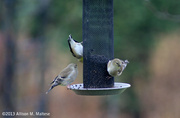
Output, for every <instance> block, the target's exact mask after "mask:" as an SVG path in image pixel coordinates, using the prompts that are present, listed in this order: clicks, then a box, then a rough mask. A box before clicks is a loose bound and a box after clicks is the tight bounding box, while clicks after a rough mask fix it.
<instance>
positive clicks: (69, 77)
mask: <svg viewBox="0 0 180 118" xmlns="http://www.w3.org/2000/svg"><path fill="white" fill-rule="evenodd" d="M77 75H78V69H77V65H76V64H74V63H71V64H69V65H68V66H67V67H66V68H64V69H63V70H62V71H61V72H60V74H59V75H58V76H57V77H56V78H55V79H54V80H53V81H52V82H51V84H52V86H51V87H50V88H49V90H48V91H47V92H46V94H48V93H49V91H51V90H52V89H53V88H54V87H56V86H58V85H61V86H67V87H69V85H70V84H71V83H72V82H73V81H74V80H75V79H76V77H77Z"/></svg>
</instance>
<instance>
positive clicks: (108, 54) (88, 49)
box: [70, 0, 130, 95]
mask: <svg viewBox="0 0 180 118" xmlns="http://www.w3.org/2000/svg"><path fill="white" fill-rule="evenodd" d="M113 43H114V42H113V0H83V84H74V85H71V86H70V89H71V90H73V91H74V92H75V93H76V94H78V95H113V94H118V93H122V92H123V91H124V90H125V89H126V88H128V87H130V85H129V84H127V83H114V77H112V76H110V75H109V74H108V72H107V63H108V61H109V60H111V59H113V58H114V45H113Z"/></svg>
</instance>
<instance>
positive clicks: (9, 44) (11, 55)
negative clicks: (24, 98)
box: [2, 0, 16, 111]
mask: <svg viewBox="0 0 180 118" xmlns="http://www.w3.org/2000/svg"><path fill="white" fill-rule="evenodd" d="M15 3H16V1H15V0H4V1H3V2H2V4H3V5H2V6H3V10H2V11H3V18H4V19H3V32H4V35H5V41H4V42H5V44H4V45H5V48H6V49H5V62H4V63H5V69H4V75H3V79H2V81H3V82H2V91H3V92H2V93H3V95H2V100H3V108H4V109H3V110H4V111H15V110H16V108H15V103H16V101H15V100H16V94H15V93H16V84H15V77H14V74H15V69H16V36H15V34H16V33H15V29H14V18H15V13H16V11H15Z"/></svg>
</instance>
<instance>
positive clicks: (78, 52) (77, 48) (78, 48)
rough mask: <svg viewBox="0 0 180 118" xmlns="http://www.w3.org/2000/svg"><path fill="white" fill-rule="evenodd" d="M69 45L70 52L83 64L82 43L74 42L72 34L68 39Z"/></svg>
mask: <svg viewBox="0 0 180 118" xmlns="http://www.w3.org/2000/svg"><path fill="white" fill-rule="evenodd" d="M68 44H69V48H70V51H71V53H72V55H73V56H74V57H76V58H77V59H78V61H80V62H83V45H82V42H80V43H79V42H77V41H76V40H74V39H73V38H72V36H71V34H70V35H69V38H68Z"/></svg>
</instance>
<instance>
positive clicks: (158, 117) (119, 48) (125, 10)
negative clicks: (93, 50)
mask: <svg viewBox="0 0 180 118" xmlns="http://www.w3.org/2000/svg"><path fill="white" fill-rule="evenodd" d="M179 26H180V1H178V0H176V1H175V0H172V1H169V0H151V1H150V0H136V1H129V0H126V1H123V0H114V51H115V52H114V55H115V57H117V58H121V59H128V60H129V61H130V63H129V65H128V66H127V68H126V69H125V71H124V72H123V74H122V75H121V76H120V77H118V78H116V79H115V81H118V82H126V83H129V84H131V88H128V89H127V90H126V91H125V92H124V93H123V94H121V95H113V96H78V95H76V94H75V93H74V92H72V91H70V90H67V89H66V87H62V86H59V87H57V88H55V89H53V90H52V91H51V92H50V93H49V94H48V95H46V94H45V92H46V91H47V90H48V89H49V87H50V86H49V83H50V82H51V81H52V80H53V79H54V78H55V77H56V75H57V74H58V73H59V72H60V71H61V70H62V69H63V68H65V67H66V66H67V65H68V64H69V63H70V62H74V63H77V64H78V67H79V75H78V77H77V79H76V80H75V82H74V83H82V81H83V78H82V76H83V75H82V71H83V69H82V66H83V64H82V63H80V62H77V60H76V59H75V58H74V57H73V56H72V55H71V53H70V52H69V48H68V43H67V39H68V35H69V34H72V36H73V37H74V39H75V40H77V41H82V0H66V1H64V0H1V1H0V112H1V113H2V111H19V112H36V111H42V112H49V113H50V117H52V118H54V117H60V118H72V117H73V118H180V112H179V110H180V102H179V100H180V93H179V91H180V86H179V84H180V74H179V72H180V53H179V51H180V27H179Z"/></svg>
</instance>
